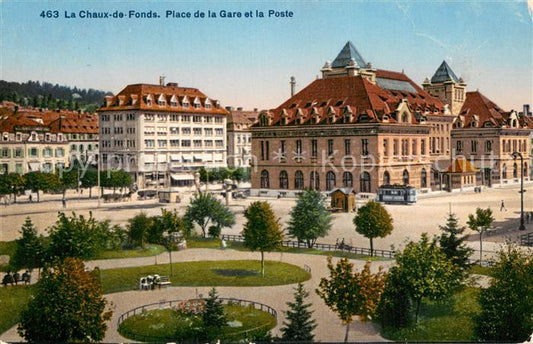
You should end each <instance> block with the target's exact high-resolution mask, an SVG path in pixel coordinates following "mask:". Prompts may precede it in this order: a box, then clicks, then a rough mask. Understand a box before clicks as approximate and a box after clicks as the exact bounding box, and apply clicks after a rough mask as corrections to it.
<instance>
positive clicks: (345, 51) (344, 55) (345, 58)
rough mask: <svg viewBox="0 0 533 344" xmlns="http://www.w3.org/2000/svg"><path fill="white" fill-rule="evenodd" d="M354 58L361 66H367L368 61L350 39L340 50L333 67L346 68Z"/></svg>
mask: <svg viewBox="0 0 533 344" xmlns="http://www.w3.org/2000/svg"><path fill="white" fill-rule="evenodd" d="M352 59H353V60H354V61H355V63H356V65H357V66H358V67H359V68H366V62H365V60H364V59H363V57H362V56H361V54H359V52H358V51H357V49H356V48H355V46H354V45H353V43H352V42H350V41H348V42H346V44H345V45H344V47H343V48H342V50H341V51H340V53H339V55H337V57H336V58H335V60H333V63H332V64H331V67H333V68H344V67H346V66H348V65H349V64H350V61H351V60H352Z"/></svg>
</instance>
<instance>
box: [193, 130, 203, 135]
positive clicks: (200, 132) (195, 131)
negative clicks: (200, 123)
mask: <svg viewBox="0 0 533 344" xmlns="http://www.w3.org/2000/svg"><path fill="white" fill-rule="evenodd" d="M193 132H194V135H202V128H194V129H193Z"/></svg>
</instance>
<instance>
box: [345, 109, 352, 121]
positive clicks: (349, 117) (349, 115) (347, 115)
mask: <svg viewBox="0 0 533 344" xmlns="http://www.w3.org/2000/svg"><path fill="white" fill-rule="evenodd" d="M352 120H353V113H352V110H351V109H350V108H349V107H348V106H347V107H346V108H344V123H350V122H351V121H352Z"/></svg>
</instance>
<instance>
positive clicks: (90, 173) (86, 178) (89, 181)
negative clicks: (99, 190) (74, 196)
mask: <svg viewBox="0 0 533 344" xmlns="http://www.w3.org/2000/svg"><path fill="white" fill-rule="evenodd" d="M80 181H81V187H83V188H88V189H89V198H91V197H92V188H93V187H95V186H97V185H98V171H96V170H94V169H92V168H90V169H87V170H86V171H85V172H84V173H83V174H82V176H81V179H80Z"/></svg>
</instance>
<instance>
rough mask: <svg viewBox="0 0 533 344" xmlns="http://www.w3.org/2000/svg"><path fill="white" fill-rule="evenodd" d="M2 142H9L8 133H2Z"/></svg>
mask: <svg viewBox="0 0 533 344" xmlns="http://www.w3.org/2000/svg"><path fill="white" fill-rule="evenodd" d="M2 140H4V141H8V140H9V133H4V134H3V135H2Z"/></svg>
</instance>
